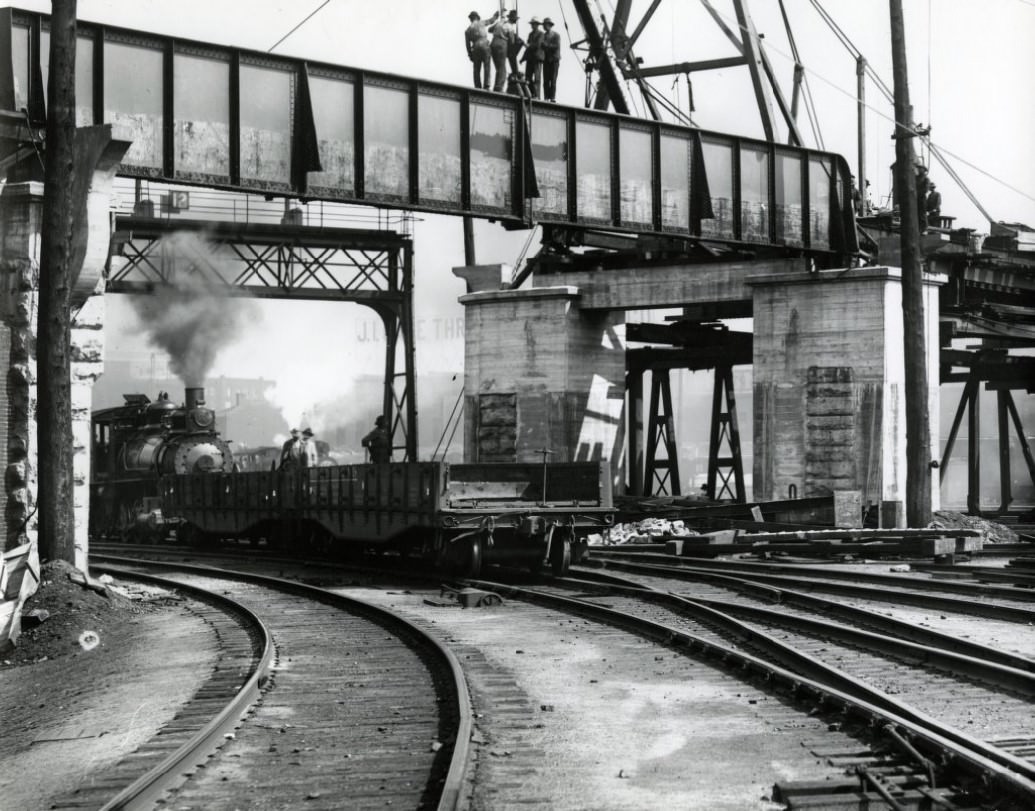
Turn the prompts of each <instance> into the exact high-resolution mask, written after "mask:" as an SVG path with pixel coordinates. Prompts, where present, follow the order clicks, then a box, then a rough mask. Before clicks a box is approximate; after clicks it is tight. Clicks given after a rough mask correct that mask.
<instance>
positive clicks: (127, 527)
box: [90, 387, 234, 538]
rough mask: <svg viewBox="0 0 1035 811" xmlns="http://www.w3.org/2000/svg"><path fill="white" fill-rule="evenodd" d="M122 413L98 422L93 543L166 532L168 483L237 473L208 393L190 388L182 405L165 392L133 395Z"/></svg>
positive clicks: (107, 412)
mask: <svg viewBox="0 0 1035 811" xmlns="http://www.w3.org/2000/svg"><path fill="white" fill-rule="evenodd" d="M123 399H124V400H125V402H124V403H123V405H121V406H116V407H114V408H107V409H102V410H99V411H95V412H94V413H93V415H92V430H93V437H92V442H93V449H92V463H93V472H92V478H91V480H90V535H91V536H93V537H123V538H125V537H134V536H140V535H152V534H155V533H156V532H157V531H159V530H158V529H157V528H156V524H157V523H160V519H161V512H160V508H161V503H160V498H159V489H158V482H159V480H160V478H161V477H162V476H164V475H175V474H200V475H210V474H213V473H229V472H230V471H232V470H233V465H234V459H233V453H232V452H231V450H230V446H229V445H228V444H227V443H226V442H225V441H224V440H223V439H222V438H221V437H220V436H219V434H218V433H217V432H216V415H215V412H214V411H213V410H212V409H210V408H207V407H206V406H205V397H204V389H201V388H196V387H192V388H188V389H186V392H185V398H184V403H183V404H182V405H176V404H175V403H173V402H172V401H171V400H170V399H169V396H168V394H166V393H165V392H162V393H160V394H159V395H158V399H156V400H155V401H153V402H152V401H151V400H150V399H149V398H148V397H147V395H145V394H125V395H123Z"/></svg>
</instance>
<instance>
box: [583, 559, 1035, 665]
mask: <svg viewBox="0 0 1035 811" xmlns="http://www.w3.org/2000/svg"><path fill="white" fill-rule="evenodd" d="M607 568H609V569H617V570H620V571H623V572H628V573H630V574H640V575H645V576H649V577H671V578H673V579H678V580H683V581H693V582H698V583H709V584H712V585H717V586H720V587H723V588H728V589H731V590H733V591H737V592H738V593H740V594H743V595H745V596H747V597H750V598H753V599H756V600H764V601H766V602H770V603H780V604H783V605H793V606H797V607H800V608H804V609H809V610H812V611H817V612H822V613H825V614H829V615H832V616H835V617H837V618H838V619H840V620H841V621H843V622H847V623H854V624H856V625H866V626H869V627H871V628H877V629H879V630H880V631H882V632H883V633H887V634H892V635H894V636H897V637H899V638H901V639H908V640H911V641H913V642H916V643H919V644H921V645H926V646H929V647H932V648H937V649H940V650H943V651H950V652H952V653H957V654H960V655H963V656H968V657H973V658H976V659H981V660H982V661H987V662H995V663H997V664H1000V665H1004V666H1006V667H1010V668H1015V669H1017V670H1022V671H1027V672H1031V673H1035V660H1033V659H1029V658H1027V657H1025V656H1021V655H1019V654H1016V653H1010V652H1009V651H1004V650H1000V649H999V648H993V647H989V646H988V645H983V644H981V643H980V642H974V641H972V640H970V639H963V638H961V637H958V636H953V635H951V634H947V633H942V632H940V631H936V630H934V629H932V628H926V627H924V626H921V625H917V624H915V623H910V622H905V621H903V620H900V619H895V618H894V617H889V616H887V615H885V614H881V613H878V612H876V611H871V610H869V609H866V608H860V607H858V606H853V605H846V604H844V603H839V602H836V601H835V600H828V599H827V598H825V597H818V596H816V595H815V594H806V593H805V592H802V591H797V590H794V589H788V588H783V587H779V586H771V585H766V584H764V583H760V582H758V581H756V580H753V579H751V578H749V577H743V576H737V575H735V574H713V573H711V572H700V571H697V570H692V571H687V570H686V569H684V568H682V567H677V568H666V567H659V566H655V565H653V564H637V563H626V562H624V561H623V562H618V561H609V562H608V564H607ZM578 576H579V577H582V578H585V579H589V580H592V581H594V582H600V583H614V584H616V585H619V586H623V585H629V581H627V580H625V579H624V578H621V577H615V576H613V575H610V574H607V573H604V572H598V571H592V572H584V571H579V572H578ZM695 599H699V598H695ZM699 601H700V602H704V603H707V602H708V600H703V599H699ZM942 607H943V608H944V606H942Z"/></svg>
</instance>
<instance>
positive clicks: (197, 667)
mask: <svg viewBox="0 0 1035 811" xmlns="http://www.w3.org/2000/svg"><path fill="white" fill-rule="evenodd" d="M72 571H74V569H73V567H72V566H70V565H69V564H67V563H47V564H45V565H44V566H43V567H42V571H41V581H40V587H39V589H38V590H37V592H36V594H35V595H33V596H32V597H31V598H30V599H29V600H28V601H26V605H25V609H24V610H25V612H26V613H28V612H30V611H32V610H33V609H44V610H46V611H48V612H49V613H50V616H49V618H48V619H47V620H46V621H44V622H43V623H41V624H40V625H37V626H35V627H32V628H26V629H25V630H24V632H23V633H22V635H21V637H20V638H19V639H18V645H17V647H16V648H15V649H14V650H11V651H8V652H7V653H6V654H4V655H2V656H0V719H2V721H0V763H3V767H2V768H0V809H9V808H10V809H15V808H17V809H19V811H32V809H46V808H50V807H51V805H52V803H53V802H54V801H56V800H58V799H59V798H61V797H67V796H68V793H69V792H71V791H74V790H75V789H76V788H79V787H82V786H85V785H88V784H90V783H91V782H92V781H94V780H98V779H103V774H104V770H105V769H106V768H108V767H110V766H112V765H114V764H115V763H117V762H119V761H120V760H121V759H122V758H124V757H126V756H127V755H128V754H130V753H131V752H133V751H135V750H136V749H137V748H138V747H139V746H140V745H141V744H142V743H144V742H145V741H147V740H150V739H151V738H152V737H153V736H154V735H155V734H156V732H157V730H159V729H160V728H161V727H162V726H163V725H165V724H167V723H168V722H169V721H170V720H171V719H172V718H173V716H174V715H175V713H176V712H177V710H178V709H179V708H180V707H181V706H182V705H183V703H184V702H185V701H186V700H187V699H189V697H190V696H191V695H193V693H194V692H195V691H196V690H197V688H198V686H199V684H201V683H202V682H203V681H204V679H206V678H207V677H208V675H209V674H210V673H211V671H212V668H213V666H214V663H215V661H216V657H217V653H216V641H215V639H214V638H213V636H212V634H211V632H210V629H209V627H208V626H207V625H206V624H205V622H204V621H203V620H202V618H201V617H199V616H198V615H197V614H195V613H193V612H192V611H191V610H190V609H189V608H188V607H187V606H186V605H185V604H184V601H182V600H180V599H179V598H178V597H176V596H175V595H172V594H170V593H168V592H165V591H162V590H159V589H148V590H133V591H131V592H128V593H129V594H130V595H131V596H132V597H133V599H131V597H130V596H127V595H125V594H120V593H119V592H118V591H112V592H111V593H110V594H107V595H105V594H100V593H98V592H96V591H94V590H92V589H89V588H84V587H83V586H80V585H77V584H75V583H73V582H72V581H70V580H69V579H68V574H69V573H70V572H72ZM113 587H114V588H115V589H119V590H121V588H122V587H121V586H120V584H118V583H114V584H113Z"/></svg>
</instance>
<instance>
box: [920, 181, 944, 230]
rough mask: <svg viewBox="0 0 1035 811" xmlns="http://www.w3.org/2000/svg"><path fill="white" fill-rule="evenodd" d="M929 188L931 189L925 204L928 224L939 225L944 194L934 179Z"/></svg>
mask: <svg viewBox="0 0 1035 811" xmlns="http://www.w3.org/2000/svg"><path fill="white" fill-rule="evenodd" d="M928 188H929V189H930V191H929V192H927V200H926V201H925V205H924V207H925V208H926V212H925V213H926V217H927V224H928V225H933V226H935V227H938V226H939V225H941V221H942V194H941V192H940V191H938V187H937V186H936V185H935V182H934V181H933V180H932V181H931V182H930V184H929V185H928Z"/></svg>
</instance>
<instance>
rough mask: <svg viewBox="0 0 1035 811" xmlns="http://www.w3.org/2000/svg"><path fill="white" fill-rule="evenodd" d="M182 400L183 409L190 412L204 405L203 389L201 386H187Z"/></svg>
mask: <svg viewBox="0 0 1035 811" xmlns="http://www.w3.org/2000/svg"><path fill="white" fill-rule="evenodd" d="M185 391H186V395H185V399H184V408H186V409H187V411H190V410H191V409H192V408H197V407H198V406H200V405H204V404H205V389H204V388H203V387H202V386H188V387H187V389H186V390H185Z"/></svg>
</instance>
